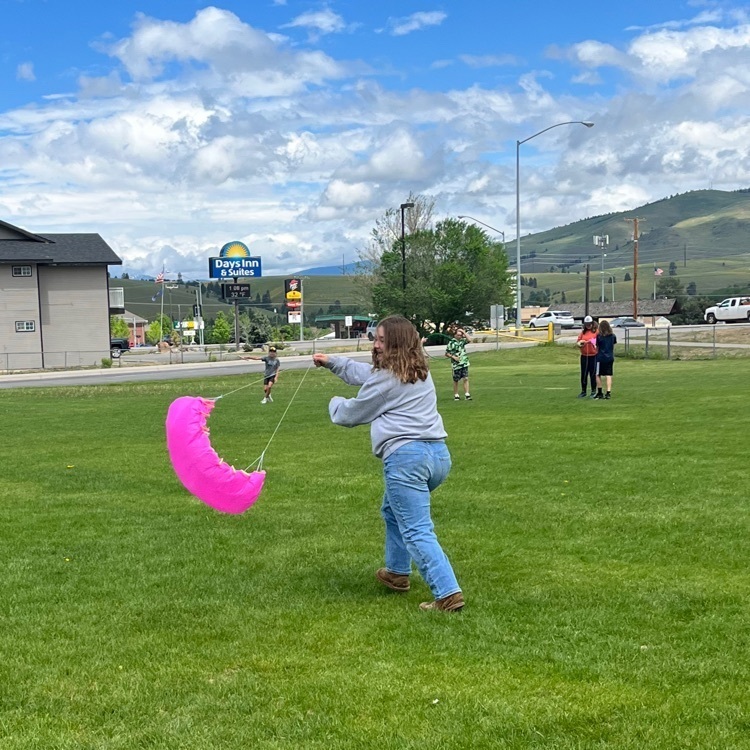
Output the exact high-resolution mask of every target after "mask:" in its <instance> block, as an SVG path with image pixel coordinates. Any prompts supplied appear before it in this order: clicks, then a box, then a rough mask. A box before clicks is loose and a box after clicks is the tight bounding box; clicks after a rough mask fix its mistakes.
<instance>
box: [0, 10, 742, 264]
mask: <svg viewBox="0 0 750 750" xmlns="http://www.w3.org/2000/svg"><path fill="white" fill-rule="evenodd" d="M0 18H2V19H3V34H2V38H1V39H0V71H2V82H3V85H2V87H1V88H0V218H2V219H3V220H5V221H8V222H10V223H13V224H17V225H19V226H22V227H24V228H25V229H28V230H29V231H32V232H37V233H42V234H43V233H44V232H45V231H48V232H53V231H95V232H99V233H100V234H101V235H102V236H103V237H104V238H105V240H107V242H109V243H110V245H112V247H113V248H114V249H115V251H116V252H117V253H118V254H119V255H120V256H121V257H122V258H123V260H124V261H125V264H124V268H125V269H126V270H128V271H129V272H131V273H134V274H138V273H142V274H148V275H154V274H155V273H156V272H157V271H158V270H159V269H160V268H161V266H162V264H163V263H164V264H166V266H167V268H168V269H169V270H171V271H173V272H177V271H180V272H181V273H183V275H184V276H187V277H205V274H206V268H207V263H206V260H205V259H206V258H208V257H209V256H211V255H215V254H216V251H217V249H218V248H220V247H221V246H222V245H223V244H225V243H226V242H228V241H231V240H242V241H243V242H245V243H246V244H248V245H249V246H250V247H251V250H252V251H253V252H254V254H257V255H261V256H262V257H263V267H264V272H265V273H269V274H270V273H290V272H294V271H295V270H298V269H301V268H305V267H310V266H314V265H328V264H330V263H340V261H341V258H342V256H344V257H346V258H347V259H348V260H355V259H356V258H357V256H358V255H359V254H360V253H361V252H362V251H363V250H365V249H366V247H367V243H368V236H369V233H370V230H371V229H372V227H373V225H374V222H375V220H376V219H377V218H378V217H379V216H381V215H382V213H383V212H384V211H385V210H386V209H387V208H389V207H397V206H398V205H399V204H400V203H401V202H403V201H404V200H405V199H406V197H407V196H408V195H409V193H415V194H425V195H428V196H430V197H431V198H432V199H434V201H435V213H436V217H437V218H440V217H442V216H447V215H451V216H455V215H458V214H468V215H472V216H475V217H477V218H479V219H481V220H483V221H485V222H487V223H489V224H491V225H493V226H495V227H498V228H500V229H502V230H503V231H504V232H506V237H507V239H509V240H510V239H511V238H512V237H513V236H514V235H515V141H516V140H517V139H518V140H522V139H524V138H526V137H527V136H529V135H532V134H534V133H535V132H537V131H539V130H541V129H543V128H545V127H547V126H549V125H551V124H554V123H557V122H562V121H566V120H592V121H594V122H595V123H596V125H595V127H594V128H593V129H591V130H587V129H585V128H582V127H577V126H569V127H564V128H557V129H555V130H553V131H552V132H550V133H548V134H545V135H543V136H540V137H539V138H536V139H535V140H534V141H533V143H529V144H525V145H524V146H523V147H522V149H523V150H522V153H523V158H522V196H523V202H522V212H521V215H522V221H523V224H522V234H525V233H527V232H533V231H539V230H543V229H548V228H550V227H551V226H557V225H560V224H565V223H569V222H571V221H575V220H577V219H580V218H583V217H584V216H591V215H598V214H601V213H607V212H609V211H619V210H627V209H631V208H634V207H636V206H637V205H640V204H642V203H645V202H648V201H650V200H655V199H658V198H661V197H664V196H665V195H669V194H673V193H677V192H685V191H687V190H693V189H700V188H706V187H714V188H717V189H724V190H733V189H737V188H740V187H748V186H750V178H748V177H747V175H748V174H750V145H749V144H750V138H749V137H748V136H750V132H748V131H749V130H750V127H749V126H750V115H748V113H749V112H750V107H748V104H750V65H749V64H748V63H750V23H749V21H748V8H747V6H746V5H744V4H740V3H727V2H712V1H710V0H695V1H693V2H677V1H675V0H662V1H661V2H659V3H655V2H653V0H652V1H651V2H643V1H642V0H635V1H634V2H630V3H627V4H624V3H622V4H614V3H612V4H610V3H601V2H597V3H594V2H589V1H588V0H585V1H581V2H573V3H569V4H563V3H559V2H551V1H550V0H541V1H539V2H535V3H512V4H510V3H495V2H477V1H476V0H466V1H465V2H461V3H459V2H457V1H455V0H448V1H447V2H439V3H411V2H399V3H396V2H390V1H389V0H385V1H384V2H380V3H362V2H359V1H356V2H355V0H338V1H336V0H332V1H331V2H327V3H322V2H308V1H307V0H286V2H281V0H276V1H274V0H262V1H261V2H246V1H245V2H224V3H217V4H216V5H213V6H210V5H206V4H205V3H199V2H180V0H172V1H171V2H165V1H162V0H143V2H130V0H118V2H114V3H107V2H100V3H98V4H95V5H92V4H89V3H83V2H79V1H78V0H69V1H68V2H62V0H49V1H48V2H42V1H41V0H0Z"/></svg>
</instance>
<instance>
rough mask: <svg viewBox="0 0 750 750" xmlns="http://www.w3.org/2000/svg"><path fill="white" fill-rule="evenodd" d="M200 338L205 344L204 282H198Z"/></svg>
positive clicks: (201, 342) (202, 343)
mask: <svg viewBox="0 0 750 750" xmlns="http://www.w3.org/2000/svg"><path fill="white" fill-rule="evenodd" d="M197 318H198V340H199V341H200V344H201V346H203V345H204V343H205V340H204V338H203V282H202V281H199V282H198V315H197Z"/></svg>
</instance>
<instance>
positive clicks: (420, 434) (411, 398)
mask: <svg viewBox="0 0 750 750" xmlns="http://www.w3.org/2000/svg"><path fill="white" fill-rule="evenodd" d="M328 369H329V370H331V372H333V374H334V375H338V376H339V377H340V378H341V379H342V380H343V381H344V382H345V383H348V384H349V385H361V386H362V387H361V388H360V389H359V393H358V394H357V395H356V396H355V397H354V398H344V397H343V396H334V397H333V398H332V399H331V403H330V404H329V405H328V412H329V414H330V415H331V421H332V422H333V423H334V424H340V425H343V426H344V427H354V426H356V425H360V424H369V425H370V438H371V440H372V452H373V453H374V454H375V455H376V456H377V457H378V458H387V457H388V456H389V455H390V454H391V453H393V451H395V450H396V449H398V448H400V447H401V446H402V445H405V444H406V443H409V442H411V441H413V440H425V441H437V440H445V438H446V437H447V436H448V434H447V433H446V431H445V428H444V427H443V420H442V418H441V416H440V414H438V410H437V396H436V395H435V384H434V383H433V382H432V376H431V375H430V374H429V373H428V374H427V380H424V381H423V380H417V382H416V383H402V382H401V381H400V380H398V378H396V377H395V376H394V375H393V374H392V373H391V372H390V371H389V370H374V369H373V368H372V365H370V364H368V363H367V362H356V361H355V360H353V359H349V358H348V357H329V358H328Z"/></svg>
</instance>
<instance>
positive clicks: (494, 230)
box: [458, 216, 505, 245]
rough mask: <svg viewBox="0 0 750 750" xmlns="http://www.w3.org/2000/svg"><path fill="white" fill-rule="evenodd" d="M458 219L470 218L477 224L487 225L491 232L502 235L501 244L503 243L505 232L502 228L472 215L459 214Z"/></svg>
mask: <svg viewBox="0 0 750 750" xmlns="http://www.w3.org/2000/svg"><path fill="white" fill-rule="evenodd" d="M458 218H459V219H471V220H472V221H475V222H476V223H477V224H481V225H482V226H483V227H487V229H491V230H492V231H493V232H497V233H498V234H501V235H502V236H503V245H504V244H505V232H503V230H502V229H495V227H491V226H490V225H489V224H485V223H484V222H483V221H479V219H475V218H474V217H473V216H459V217H458Z"/></svg>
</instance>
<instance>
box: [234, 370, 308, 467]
mask: <svg viewBox="0 0 750 750" xmlns="http://www.w3.org/2000/svg"><path fill="white" fill-rule="evenodd" d="M313 367H314V365H310V366H309V367H308V368H307V369H306V370H305V374H304V375H303V376H302V380H300V381H299V385H298V386H297V390H296V391H295V392H294V394H293V395H292V398H291V399H290V401H289V403H288V404H287V407H286V409H284V413H283V414H282V415H281V419H280V420H279V423H278V424H277V425H276V429H275V430H274V431H273V434H272V435H271V437H270V438H269V439H268V442H267V443H266V447H265V448H264V449H263V451H262V453H261V454H260V456H258V458H256V459H255V461H253V462H252V463H251V464H250V466H248V467H247V468H246V469H245V471H247V470H248V469H250V468H252V467H253V466H255V465H256V464H257V465H258V468H257V471H263V458H264V457H265V455H266V451H267V450H268V448H269V446H270V445H271V441H272V440H273V439H274V438H275V437H276V433H277V432H278V431H279V427H281V423H282V422H283V421H284V417H286V414H287V412H288V411H289V409H291V407H292V404H293V403H294V399H295V398H296V397H297V394H298V393H299V389H300V388H301V387H302V383H304V382H305V378H306V377H307V373H308V372H310V370H312V368H313Z"/></svg>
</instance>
